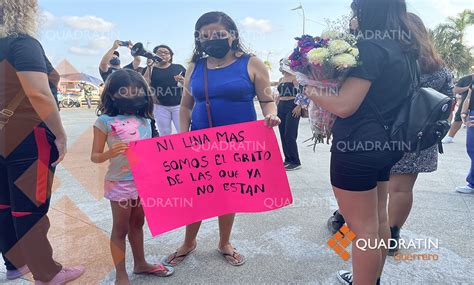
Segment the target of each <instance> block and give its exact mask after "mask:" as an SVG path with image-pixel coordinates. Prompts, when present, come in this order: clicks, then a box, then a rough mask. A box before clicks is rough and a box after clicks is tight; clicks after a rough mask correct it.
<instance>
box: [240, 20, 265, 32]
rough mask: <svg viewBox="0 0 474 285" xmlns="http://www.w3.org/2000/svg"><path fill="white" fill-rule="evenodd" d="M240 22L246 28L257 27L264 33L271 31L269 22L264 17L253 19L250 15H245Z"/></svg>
mask: <svg viewBox="0 0 474 285" xmlns="http://www.w3.org/2000/svg"><path fill="white" fill-rule="evenodd" d="M240 23H241V24H242V26H244V27H246V28H249V29H257V30H260V31H262V32H264V33H269V32H272V31H273V27H272V24H271V22H270V21H269V20H265V19H255V18H252V17H247V18H245V19H244V20H243V21H241V22H240Z"/></svg>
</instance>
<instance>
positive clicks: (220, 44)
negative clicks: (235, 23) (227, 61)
mask: <svg viewBox="0 0 474 285" xmlns="http://www.w3.org/2000/svg"><path fill="white" fill-rule="evenodd" d="M201 45H202V49H203V51H204V52H205V53H206V54H207V55H209V56H212V57H215V58H224V57H225V56H226V55H227V53H228V52H229V50H230V46H229V39H219V40H209V41H205V42H203V43H202V44H201Z"/></svg>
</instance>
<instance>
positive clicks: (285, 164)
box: [283, 161, 291, 167]
mask: <svg viewBox="0 0 474 285" xmlns="http://www.w3.org/2000/svg"><path fill="white" fill-rule="evenodd" d="M289 164H291V163H289V162H286V161H285V162H284V163H283V166H284V167H286V166H287V165H289Z"/></svg>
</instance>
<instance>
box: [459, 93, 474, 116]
mask: <svg viewBox="0 0 474 285" xmlns="http://www.w3.org/2000/svg"><path fill="white" fill-rule="evenodd" d="M471 93H472V89H469V92H468V93H467V96H466V100H464V103H463V104H462V109H461V114H462V113H467V112H468V111H469V104H470V102H471Z"/></svg>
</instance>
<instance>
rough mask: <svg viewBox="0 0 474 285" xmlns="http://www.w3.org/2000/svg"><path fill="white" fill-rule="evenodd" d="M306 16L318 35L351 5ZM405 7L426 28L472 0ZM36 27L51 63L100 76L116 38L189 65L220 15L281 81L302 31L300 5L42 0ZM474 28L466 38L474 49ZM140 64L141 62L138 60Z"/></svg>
mask: <svg viewBox="0 0 474 285" xmlns="http://www.w3.org/2000/svg"><path fill="white" fill-rule="evenodd" d="M301 2H302V4H303V6H304V8H305V10H306V17H307V21H306V32H307V33H309V34H313V35H317V34H318V33H320V32H321V31H322V30H324V29H325V26H324V23H325V21H324V19H325V18H328V19H337V18H338V17H340V16H342V15H345V14H349V13H350V9H349V6H350V3H351V0H331V1H328V0H311V1H310V0H302V1H301ZM407 2H408V7H409V10H410V11H413V12H415V13H417V14H418V15H420V16H421V17H422V19H423V20H424V21H425V24H426V25H427V26H429V27H433V26H435V25H436V24H438V23H440V22H442V21H444V19H445V18H446V17H448V16H454V15H456V14H457V13H459V12H460V11H462V10H463V9H465V8H474V5H473V4H472V1H471V0H430V1H429V0H408V1H407ZM39 3H40V8H41V14H42V17H41V18H42V19H41V23H42V24H41V28H40V31H39V35H38V38H39V39H40V41H41V42H42V44H43V46H44V48H45V50H46V54H47V56H48V57H49V58H50V60H51V62H52V63H53V65H56V64H57V63H59V62H60V61H61V60H62V59H65V58H66V59H68V60H69V61H70V62H71V63H72V64H73V65H74V66H75V67H76V68H77V69H79V70H80V71H82V72H86V73H88V74H90V75H93V76H96V77H98V65H99V61H100V59H101V57H102V55H103V54H104V53H105V52H106V50H108V49H109V48H110V47H111V46H112V43H113V40H115V39H119V40H131V41H133V42H143V43H144V45H145V46H147V45H148V47H149V48H150V49H151V48H153V47H154V46H156V45H158V44H167V45H169V46H171V47H172V48H173V50H174V52H175V62H176V63H180V64H183V65H185V66H186V62H187V61H188V59H189V58H190V56H191V53H192V48H193V32H194V25H195V23H196V20H197V19H198V18H199V16H200V15H202V14H203V13H205V12H208V11H223V12H225V13H227V14H229V15H230V16H231V17H232V18H233V19H234V21H236V23H237V24H238V26H239V29H240V32H241V34H242V40H243V42H244V44H245V45H246V46H247V47H249V48H250V49H251V50H252V51H254V52H255V53H256V54H257V56H259V57H260V58H261V59H262V60H265V59H267V57H268V59H269V60H270V61H271V62H272V64H273V67H274V68H273V72H271V77H272V79H274V80H276V79H278V76H279V72H278V61H279V59H280V58H281V57H283V56H285V55H288V54H289V53H290V52H291V50H292V49H293V47H294V44H295V41H294V40H293V38H294V37H295V36H298V35H301V33H302V22H303V20H302V14H301V11H290V10H291V9H292V8H295V7H297V6H299V1H297V0H273V1H268V0H263V1H260V0H253V1H250V0H241V1H235V0H220V1H217V0H207V1H192V0H180V1H179V0H178V1H168V0H165V1H151V0H135V1H130V0H102V1H92V0H81V1H79V0H68V1H60V0H39ZM473 37H474V29H471V30H470V31H469V34H468V39H469V40H470V43H471V44H474V38H473ZM119 51H120V52H121V58H122V62H124V63H125V64H127V63H129V62H130V61H131V59H132V58H131V56H130V55H129V50H127V49H125V48H120V49H119ZM143 64H144V61H143Z"/></svg>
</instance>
